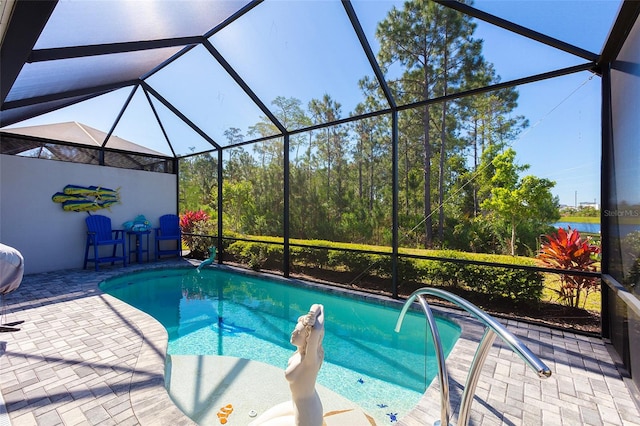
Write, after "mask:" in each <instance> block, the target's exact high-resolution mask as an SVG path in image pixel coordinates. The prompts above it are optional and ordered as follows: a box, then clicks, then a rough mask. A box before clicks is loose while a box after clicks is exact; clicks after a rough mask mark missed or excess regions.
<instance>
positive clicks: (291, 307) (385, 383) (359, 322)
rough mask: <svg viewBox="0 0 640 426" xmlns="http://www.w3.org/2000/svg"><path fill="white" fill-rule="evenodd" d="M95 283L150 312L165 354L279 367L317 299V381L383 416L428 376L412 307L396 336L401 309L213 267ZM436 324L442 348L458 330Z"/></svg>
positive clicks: (420, 326)
mask: <svg viewBox="0 0 640 426" xmlns="http://www.w3.org/2000/svg"><path fill="white" fill-rule="evenodd" d="M101 289H102V290H103V291H105V292H106V293H108V294H111V295H112V296H114V297H117V298H118V299H121V300H122V301H124V302H126V303H128V304H130V305H132V306H134V307H136V308H137V309H140V310H142V311H144V312H146V313H148V314H150V315H152V316H153V317H154V318H156V319H157V320H158V321H159V322H160V323H161V324H162V325H163V326H164V327H165V328H166V329H167V332H168V335H169V343H168V348H167V352H168V354H170V355H225V356H232V357H238V358H247V359H252V360H255V361H260V362H264V363H268V364H271V365H274V366H276V367H279V368H282V369H284V368H285V367H286V365H287V360H288V359H289V357H290V356H291V354H292V353H293V351H294V349H295V348H294V347H293V346H292V345H291V344H290V343H289V338H290V334H291V330H292V329H293V327H294V326H295V323H296V321H297V319H298V317H299V316H300V315H302V314H305V313H306V312H307V311H308V310H309V307H310V306H311V305H312V304H313V303H320V304H323V305H324V308H325V336H324V340H323V347H324V350H325V359H324V363H323V365H322V368H321V369H320V373H319V374H318V383H319V384H321V385H323V386H325V387H327V388H329V389H331V390H333V391H334V392H336V393H338V394H341V395H342V396H344V397H345V398H347V399H349V400H351V401H353V402H355V403H357V404H358V405H360V406H361V407H362V408H363V409H364V410H365V411H366V412H368V413H369V414H370V415H372V416H374V417H376V418H377V419H379V420H380V419H382V420H386V422H387V423H388V422H389V417H387V416H388V413H390V412H391V413H397V417H398V418H400V417H401V416H403V415H404V414H406V413H407V412H408V411H409V410H410V409H411V408H412V407H413V406H415V404H416V403H417V402H418V401H419V399H420V397H421V396H422V393H423V392H424V390H425V388H426V387H427V386H428V385H429V383H430V382H431V380H432V379H433V378H434V377H435V375H436V365H435V361H434V360H433V357H434V353H433V346H432V345H431V343H430V341H427V342H425V335H426V322H425V317H424V315H422V314H421V313H420V314H419V313H409V314H408V315H407V317H406V318H405V320H404V323H403V328H402V332H401V333H395V332H394V326H395V323H396V320H397V318H398V315H399V312H400V308H393V307H389V306H384V305H382V304H378V303H374V302H372V301H365V300H364V299H362V300H361V299H359V298H354V297H352V296H350V295H344V294H341V293H335V292H327V291H321V290H319V289H316V288H311V287H309V288H307V287H302V286H299V285H297V284H294V283H288V282H285V281H281V280H273V279H268V278H260V277H256V276H252V275H247V274H244V273H234V272H230V271H227V270H221V269H218V268H207V269H203V270H202V271H197V270H196V269H195V268H194V269H191V268H176V269H161V270H152V271H145V272H138V273H133V274H129V275H126V276H122V277H117V278H112V279H109V280H107V281H105V282H103V283H102V284H101ZM438 326H439V331H440V334H441V338H442V341H443V346H444V350H445V355H447V354H448V353H449V352H450V351H451V349H452V347H453V345H454V344H455V342H456V340H457V339H458V337H459V335H460V328H459V326H457V325H456V324H454V323H452V322H450V321H447V320H445V319H441V318H439V319H438ZM429 340H430V339H429ZM429 357H431V360H429Z"/></svg>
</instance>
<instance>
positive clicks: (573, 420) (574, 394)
mask: <svg viewBox="0 0 640 426" xmlns="http://www.w3.org/2000/svg"><path fill="white" fill-rule="evenodd" d="M185 263H186V261H182V260H179V261H169V262H162V263H161V265H162V266H178V265H184V264H185ZM154 266H158V265H157V264H156V265H153V264H150V266H142V267H141V266H138V265H135V266H134V265H132V266H128V267H127V268H126V269H122V268H112V269H110V268H105V270H104V271H101V272H99V273H96V272H94V271H93V270H87V271H83V270H71V271H60V272H52V273H43V274H33V275H27V276H25V278H24V280H23V282H22V285H21V286H20V288H18V290H16V291H15V292H14V293H12V294H10V295H8V296H7V297H6V306H5V309H6V311H7V312H8V314H7V318H6V319H7V321H18V320H24V321H25V322H24V323H23V324H21V325H20V326H19V327H20V330H19V331H15V332H5V333H0V391H1V394H2V398H0V425H2V426H4V425H5V424H11V425H14V426H21V425H41V426H50V425H51V426H53V425H80V424H83V425H88V424H90V425H108V424H113V425H136V424H141V425H172V426H179V425H188V424H193V422H191V421H190V420H189V419H188V418H187V417H186V416H184V415H183V414H182V412H180V410H178V408H176V406H175V405H174V404H173V402H172V401H171V399H170V398H169V396H168V394H167V392H166V390H165V388H164V360H165V351H166V346H167V341H166V340H167V333H166V331H165V330H164V328H163V327H162V326H161V325H160V324H159V323H158V322H156V321H155V320H154V319H153V318H151V317H150V316H148V315H147V314H145V313H142V312H140V311H138V310H136V309H134V308H132V307H130V306H128V305H126V304H124V303H122V302H120V301H119V300H117V299H115V298H113V297H111V296H109V295H106V294H104V293H102V292H101V291H100V289H99V288H98V283H100V282H101V281H102V280H104V279H105V278H108V277H110V276H114V275H119V274H122V273H125V272H129V271H131V272H132V271H135V270H138V269H140V268H145V267H147V268H148V267H154ZM446 314H447V315H450V316H452V317H454V318H455V319H456V320H458V321H459V322H460V323H461V324H462V325H463V335H462V338H461V339H460V341H459V342H458V344H457V345H456V347H455V348H454V350H453V352H452V353H451V355H450V356H449V358H448V361H447V362H448V370H449V374H450V380H451V397H452V401H453V405H454V407H455V405H456V401H459V399H460V396H461V389H462V384H463V383H464V380H465V378H466V371H467V369H468V366H469V364H470V362H471V360H472V358H473V353H474V351H475V348H476V346H477V341H478V340H479V338H480V337H481V334H482V330H481V328H480V327H479V326H478V325H477V324H476V323H475V322H473V321H471V320H469V319H468V318H467V317H466V316H465V315H462V314H459V313H455V312H451V311H449V312H446ZM503 323H505V324H506V325H507V326H508V328H509V329H510V330H511V331H512V332H513V333H514V334H515V335H517V336H518V337H520V338H521V339H522V340H523V341H524V342H525V343H526V345H527V346H528V347H529V348H530V349H531V350H532V351H533V352H534V353H535V354H537V355H538V356H539V357H540V358H541V359H542V360H543V361H544V362H545V363H546V364H547V365H548V366H549V367H550V368H551V370H552V372H553V375H552V376H551V378H549V379H546V380H540V379H538V378H537V376H536V374H535V373H534V372H532V371H530V370H529V369H528V368H527V367H526V366H525V364H524V363H523V362H522V361H521V360H520V359H519V358H518V357H517V356H516V355H514V354H513V353H512V352H511V350H510V349H508V348H507V347H505V346H504V345H500V344H498V343H497V342H496V344H495V345H494V347H493V348H492V350H491V352H490V355H489V357H488V359H487V362H486V365H485V367H484V369H483V373H482V376H481V378H480V381H479V383H478V388H477V392H476V399H475V400H474V402H473V407H472V414H471V424H474V425H482V426H485V425H486V426H489V425H545V426H546V425H580V424H584V425H629V426H634V425H635V426H640V411H639V410H638V407H637V406H636V404H635V402H634V399H633V398H632V395H631V392H633V387H632V386H627V382H626V381H625V379H624V378H623V377H622V376H621V375H620V373H619V371H618V370H617V369H616V363H615V361H614V360H613V359H612V356H611V355H610V353H609V351H608V349H607V346H606V344H605V343H604V342H603V341H602V340H600V339H598V338H594V337H587V336H582V335H576V334H574V333H569V332H563V331H557V330H551V329H548V328H544V327H540V326H534V325H529V324H525V323H521V322H515V321H508V322H503ZM2 399H4V406H3V405H2V402H1V400H2ZM455 412H456V410H454V414H455ZM439 413H440V407H439V398H438V389H437V385H432V386H431V387H430V388H429V389H428V391H427V392H426V394H425V396H424V397H423V399H422V401H421V403H420V405H419V407H418V408H417V409H415V410H414V411H413V412H412V413H411V414H410V415H408V416H405V417H404V418H402V419H401V420H400V421H399V422H398V423H397V424H401V425H406V426H413V425H419V424H429V425H431V424H433V422H434V421H435V420H437V419H438V418H439ZM455 420H456V419H455V417H454V421H455ZM9 422H10V423H9ZM345 426H352V425H345Z"/></svg>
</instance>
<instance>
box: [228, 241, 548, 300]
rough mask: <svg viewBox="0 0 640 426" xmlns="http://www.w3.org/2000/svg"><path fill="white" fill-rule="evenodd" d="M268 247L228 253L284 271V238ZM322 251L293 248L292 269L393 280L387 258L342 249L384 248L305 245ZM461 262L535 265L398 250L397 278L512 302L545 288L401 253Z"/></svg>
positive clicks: (515, 273) (511, 273)
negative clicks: (325, 270)
mask: <svg viewBox="0 0 640 426" xmlns="http://www.w3.org/2000/svg"><path fill="white" fill-rule="evenodd" d="M269 240H273V244H271V243H263V242H254V241H235V242H233V243H231V244H230V245H229V246H228V248H227V249H226V251H227V253H228V254H230V255H232V256H233V257H234V258H235V260H237V261H239V262H241V263H245V264H248V265H249V267H251V268H252V269H256V270H258V269H263V268H275V269H280V268H281V267H282V259H283V246H282V245H281V244H282V239H278V238H269ZM307 243H315V244H317V245H322V246H323V248H312V247H300V246H291V247H290V250H291V252H290V253H291V262H292V267H293V268H294V269H298V268H304V267H317V268H323V269H330V270H335V271H344V270H346V271H350V272H364V271H366V273H367V275H369V276H377V277H380V278H388V277H391V270H392V265H391V256H390V255H386V254H376V253H365V252H357V251H350V250H349V251H347V250H340V249H343V248H351V249H356V250H369V251H379V252H383V251H389V248H388V247H384V248H380V247H372V246H363V245H355V244H353V245H349V244H344V243H332V242H328V241H321V242H319V241H313V242H311V241H307ZM419 253H422V254H423V255H424V254H426V255H428V256H433V257H439V258H449V259H464V260H470V261H480V262H489V263H502V264H510V265H525V266H534V265H535V261H534V260H533V259H530V258H525V257H512V256H503V255H490V254H475V253H465V252H457V251H452V250H439V251H436V250H429V251H426V250H422V251H417V250H401V252H400V256H399V258H398V276H399V280H400V281H401V282H416V283H423V284H426V285H430V286H446V287H458V288H465V289H468V290H472V291H475V292H478V293H482V294H485V295H487V296H489V297H490V298H505V297H507V298H510V299H512V300H514V301H516V302H532V301H538V300H540V298H541V296H542V290H543V287H544V283H543V280H544V278H543V275H542V274H541V273H539V272H536V271H530V270H526V269H512V268H508V267H499V266H485V265H476V264H466V263H459V262H452V261H446V260H432V259H417V258H413V257H406V256H402V255H403V254H416V255H417V254H419Z"/></svg>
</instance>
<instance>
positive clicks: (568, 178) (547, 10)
mask: <svg viewBox="0 0 640 426" xmlns="http://www.w3.org/2000/svg"><path fill="white" fill-rule="evenodd" d="M392 4H394V2H389V1H375V0H360V1H354V2H353V5H354V8H355V10H356V12H357V14H358V17H359V19H360V22H361V24H362V26H363V29H364V31H365V34H366V35H367V36H368V38H369V41H370V43H371V44H372V48H373V50H374V52H377V50H378V46H377V43H376V41H375V38H374V36H373V34H374V31H375V27H376V23H377V22H378V21H380V20H381V19H382V18H384V17H385V15H386V13H387V11H388V10H389V9H390V7H391V5H392ZM395 4H397V5H399V6H401V4H402V3H401V2H395ZM618 4H619V1H617V0H603V1H597V0H592V1H568V0H565V1H562V0H560V1H542V0H536V1H516V0H514V1H488V0H479V1H476V4H475V6H476V7H478V8H480V9H483V10H486V11H488V12H490V13H494V14H497V15H500V16H503V17H505V18H507V19H511V20H513V21H514V22H516V23H519V24H522V25H527V26H531V27H532V28H533V29H535V30H538V31H541V32H546V33H549V34H550V35H552V36H554V37H557V38H559V39H562V40H565V41H567V42H570V43H573V44H576V45H578V46H579V47H582V48H585V49H587V50H591V51H593V52H595V53H598V52H599V50H600V48H601V46H602V41H603V40H604V39H605V37H606V34H607V32H608V26H607V25H602V23H603V22H604V23H607V22H612V21H613V19H614V16H615V13H616V11H617V8H618ZM476 38H481V39H484V40H485V43H484V50H483V55H484V56H485V58H486V59H487V60H488V61H489V62H491V63H493V64H494V65H495V68H496V71H497V74H498V75H500V77H501V79H502V81H508V80H511V79H515V78H520V77H525V76H528V75H532V74H536V73H541V72H545V71H549V70H553V69H557V68H561V67H566V66H571V65H577V64H581V63H583V62H585V61H584V60H582V59H580V58H576V57H573V56H572V55H569V54H566V53H564V52H560V51H558V50H556V49H553V48H550V47H547V46H544V45H541V44H539V43H536V42H533V41H531V40H527V39H524V38H523V37H520V36H517V35H514V34H512V33H509V32H507V31H505V30H502V29H499V28H496V27H493V26H491V25H489V24H485V23H478V28H477V31H476ZM211 41H212V43H213V45H214V46H216V48H218V49H219V50H220V52H221V53H222V54H223V55H224V56H225V58H226V59H227V60H228V61H229V62H230V63H231V65H232V66H233V67H234V68H235V69H236V70H237V71H238V73H239V74H240V75H241V76H242V77H243V79H245V81H246V82H247V83H248V84H249V85H250V87H252V88H254V89H255V90H256V94H257V95H258V96H259V97H260V98H261V99H262V100H263V102H264V103H265V104H267V105H269V103H270V101H271V100H272V99H274V98H275V97H276V96H285V97H296V98H298V99H300V100H301V101H302V104H303V106H306V104H307V102H308V101H310V100H311V99H313V98H320V97H322V95H323V94H324V93H329V94H330V95H331V96H332V97H333V98H334V99H335V100H337V101H338V102H340V103H341V104H342V105H343V110H342V112H343V116H346V115H348V113H349V112H350V111H351V110H352V108H353V107H354V106H355V105H356V104H357V103H358V102H360V101H361V96H362V95H361V93H360V92H359V90H358V89H357V80H358V79H359V78H361V77H362V76H363V75H371V74H372V73H371V71H370V69H369V68H368V65H367V62H366V58H365V57H364V54H363V53H362V51H361V49H360V48H359V45H358V42H357V39H356V38H355V35H354V34H353V31H352V29H351V28H350V26H349V24H348V20H347V18H346V14H345V13H344V9H343V8H342V5H341V4H340V3H339V2H336V1H334V2H329V1H268V2H265V3H263V4H261V5H260V6H259V7H257V8H255V9H254V10H253V11H251V12H250V13H249V14H247V15H246V16H244V17H243V18H241V19H240V20H238V21H237V22H236V23H234V24H233V25H231V26H230V27H229V28H228V29H227V30H225V32H223V33H221V34H220V35H217V36H214V37H213V38H212V39H211ZM238 46H242V49H238ZM391 72H393V71H391ZM176 75H178V76H179V78H176ZM149 82H150V84H151V85H152V86H153V87H156V88H157V89H158V91H160V92H161V94H162V95H163V96H165V97H166V98H167V99H168V100H170V101H171V102H173V103H174V104H176V106H178V108H180V109H183V110H184V111H187V112H189V115H190V118H192V119H193V120H194V122H196V124H198V125H199V126H200V127H201V128H203V129H204V130H205V131H207V132H208V133H210V134H212V135H214V138H215V139H216V140H219V141H223V136H222V134H223V132H224V131H225V130H226V129H228V128H229V127H238V128H240V129H242V131H243V132H244V133H245V134H246V131H247V129H248V127H249V126H251V125H252V124H254V123H256V122H257V121H258V120H259V117H260V116H261V115H262V114H261V112H260V111H259V110H258V109H257V108H256V107H255V106H254V105H253V104H252V103H251V102H250V101H248V98H247V97H246V96H244V94H243V93H242V92H241V91H240V89H239V88H238V87H237V86H236V85H235V84H231V80H230V79H229V77H228V76H227V75H226V73H225V72H224V71H223V70H222V68H221V67H220V66H219V65H217V64H216V63H215V62H214V61H211V58H210V57H209V55H208V52H206V51H204V49H203V48H198V49H194V50H193V51H192V52H190V53H189V54H188V56H187V60H186V61H181V62H177V63H175V64H173V65H170V66H169V67H168V68H167V70H166V71H163V72H161V73H158V74H157V75H156V76H154V77H152V78H151V79H150V80H149ZM212 83H213V84H212ZM194 86H195V87H197V89H195V90H194ZM518 91H519V93H520V98H519V106H518V108H517V110H516V111H515V112H514V113H515V114H518V115H524V116H525V117H526V118H527V119H528V120H529V123H530V128H529V129H527V130H526V131H525V132H523V134H522V135H521V136H520V137H519V138H518V139H517V140H516V141H514V143H513V144H512V146H513V148H514V149H515V150H516V152H517V153H518V161H519V162H520V163H527V164H529V165H530V166H531V167H530V169H529V171H528V172H527V173H530V174H534V175H536V176H539V177H545V178H549V179H552V180H554V181H556V188H555V189H554V190H553V192H554V194H555V195H558V196H559V198H560V202H561V203H562V204H567V205H574V203H575V202H576V193H577V201H578V202H582V201H589V202H593V201H594V200H595V201H596V202H598V203H599V201H600V185H599V176H600V170H599V168H600V116H599V114H600V104H599V97H600V81H599V77H597V76H596V77H593V76H592V74H590V73H588V72H583V73H579V74H574V75H571V76H565V77H562V78H558V79H553V80H547V81H544V82H538V83H532V84H528V85H525V86H521V87H518ZM184 93H190V95H189V96H184ZM127 95H128V90H121V91H118V92H117V93H115V94H111V95H107V96H105V97H102V98H99V99H97V100H94V101H92V102H91V103H90V105H91V106H90V107H89V106H87V105H79V106H75V107H71V108H69V109H67V110H66V111H60V112H56V113H52V114H49V115H48V116H47V117H43V118H38V119H35V120H31V121H30V122H29V123H28V124H29V125H34V124H42V123H47V122H60V121H70V120H75V121H78V122H82V123H85V124H88V125H90V126H93V127H96V128H99V129H101V130H105V131H107V130H109V128H110V126H111V123H112V120H113V118H114V117H115V116H116V115H117V113H118V111H119V108H120V106H121V105H122V102H123V101H124V100H125V99H126V96H127ZM155 107H156V108H158V111H159V114H160V116H161V117H162V118H163V119H164V120H167V121H169V122H171V123H172V125H171V126H168V127H169V129H168V132H169V134H170V136H174V137H176V138H179V139H180V140H181V141H182V145H183V148H181V150H180V152H178V153H179V154H185V153H186V151H187V148H186V147H189V146H193V147H196V148H204V147H206V143H205V142H203V141H202V140H201V138H199V137H197V136H196V135H194V134H193V132H192V131H191V130H190V129H188V128H187V127H186V126H185V125H184V124H182V123H180V122H179V120H177V119H176V118H175V117H173V116H172V114H169V113H168V112H167V111H166V110H164V107H162V106H161V105H159V104H155ZM239 112H240V113H239ZM149 117H152V111H151V109H150V108H149V106H148V105H147V104H146V102H145V99H144V98H143V96H142V94H138V95H136V97H135V98H134V101H133V103H132V107H131V108H130V110H128V111H127V113H126V114H125V116H124V117H123V119H122V122H121V123H120V124H119V125H118V127H117V128H116V132H115V133H116V134H117V135H118V136H120V137H124V138H125V139H129V140H131V141H133V142H136V143H141V144H145V145H147V146H149V147H150V148H152V149H156V150H159V151H163V152H167V147H166V144H165V143H164V142H163V136H162V133H161V131H160V129H159V128H158V127H157V126H154V125H145V126H140V125H139V124H140V123H141V122H145V120H146V121H147V122H150V123H151V121H150V120H149ZM24 124H27V123H24Z"/></svg>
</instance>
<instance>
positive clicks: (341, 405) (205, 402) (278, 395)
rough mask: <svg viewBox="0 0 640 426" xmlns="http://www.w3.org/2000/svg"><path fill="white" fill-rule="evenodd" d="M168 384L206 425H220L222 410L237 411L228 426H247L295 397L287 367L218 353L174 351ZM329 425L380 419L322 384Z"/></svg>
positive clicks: (357, 425)
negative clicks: (194, 353) (369, 414)
mask: <svg viewBox="0 0 640 426" xmlns="http://www.w3.org/2000/svg"><path fill="white" fill-rule="evenodd" d="M166 374H167V381H168V385H167V388H168V390H169V394H170V395H171V398H172V399H173V401H174V402H175V403H176V405H177V406H178V407H179V408H180V409H181V410H182V411H183V412H184V413H185V414H186V415H187V416H189V417H190V418H191V419H193V420H194V421H195V422H196V423H198V424H200V425H205V424H206V425H216V424H220V421H219V418H218V413H220V412H221V410H222V409H223V408H225V407H227V406H228V405H231V407H232V408H233V411H232V412H231V414H229V415H228V416H227V417H226V420H227V422H226V423H225V425H226V426H246V425H248V424H249V423H250V422H251V421H252V420H253V419H254V418H255V417H256V416H259V415H260V414H262V413H263V412H264V411H266V410H267V409H269V408H271V407H273V406H274V405H277V404H279V403H281V402H284V401H288V400H290V399H291V394H290V391H289V384H288V383H287V381H286V379H285V378H284V370H282V369H280V368H277V367H274V366H272V365H269V364H264V363H262V362H258V361H251V360H248V359H243V358H234V357H227V356H215V355H202V356H200V355H172V356H171V357H170V360H169V362H168V363H167V373H166ZM316 389H317V391H318V394H319V395H320V399H321V400H322V407H323V409H324V413H325V418H324V420H325V424H326V426H344V425H349V426H372V425H375V424H376V423H375V422H374V421H373V419H371V418H370V417H369V416H368V415H366V414H365V413H364V412H363V411H362V409H361V408H360V407H359V406H357V405H356V404H354V403H353V402H351V401H349V400H347V399H345V398H344V397H342V396H340V395H338V394H336V393H335V392H333V391H331V390H329V389H327V388H325V387H324V386H321V385H317V386H316Z"/></svg>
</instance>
